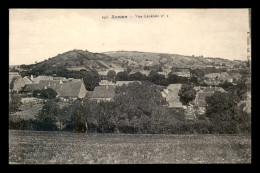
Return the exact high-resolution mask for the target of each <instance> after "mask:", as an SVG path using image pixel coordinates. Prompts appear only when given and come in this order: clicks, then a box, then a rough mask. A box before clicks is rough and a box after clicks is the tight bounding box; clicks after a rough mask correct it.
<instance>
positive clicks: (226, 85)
mask: <svg viewBox="0 0 260 173" xmlns="http://www.w3.org/2000/svg"><path fill="white" fill-rule="evenodd" d="M219 86H220V87H222V88H223V89H224V90H225V91H230V90H232V88H233V86H234V85H233V84H232V83H230V82H228V81H225V82H223V83H222V84H220V85H219Z"/></svg>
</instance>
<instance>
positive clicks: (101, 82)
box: [99, 80, 115, 85]
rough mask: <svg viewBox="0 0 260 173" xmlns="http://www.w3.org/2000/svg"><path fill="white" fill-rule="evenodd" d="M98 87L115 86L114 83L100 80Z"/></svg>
mask: <svg viewBox="0 0 260 173" xmlns="http://www.w3.org/2000/svg"><path fill="white" fill-rule="evenodd" d="M99 85H115V83H113V82H111V81H108V80H101V81H100V82H99Z"/></svg>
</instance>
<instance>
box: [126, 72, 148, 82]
mask: <svg viewBox="0 0 260 173" xmlns="http://www.w3.org/2000/svg"><path fill="white" fill-rule="evenodd" d="M128 80H130V81H134V80H137V81H144V80H148V77H147V76H146V75H145V74H142V73H141V72H136V73H133V74H130V75H129V77H128Z"/></svg>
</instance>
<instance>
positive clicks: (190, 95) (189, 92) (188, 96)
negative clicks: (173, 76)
mask: <svg viewBox="0 0 260 173" xmlns="http://www.w3.org/2000/svg"><path fill="white" fill-rule="evenodd" d="M178 95H179V96H180V102H182V104H184V105H188V104H189V102H191V101H192V100H194V99H195V97H196V91H195V90H194V87H193V86H192V85H189V84H183V85H182V86H181V89H180V91H179V93H178Z"/></svg>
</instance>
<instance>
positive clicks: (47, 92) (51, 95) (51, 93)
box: [33, 88, 57, 99]
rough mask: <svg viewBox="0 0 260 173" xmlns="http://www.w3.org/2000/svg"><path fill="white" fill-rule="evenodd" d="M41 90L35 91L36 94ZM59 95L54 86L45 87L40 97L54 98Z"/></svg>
mask: <svg viewBox="0 0 260 173" xmlns="http://www.w3.org/2000/svg"><path fill="white" fill-rule="evenodd" d="M38 92H39V91H37V90H36V91H35V92H33V94H34V95H36V94H38ZM56 96H57V92H56V91H54V90H53V89H52V88H47V89H43V90H41V91H40V97H41V98H43V99H54V98H56Z"/></svg>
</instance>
